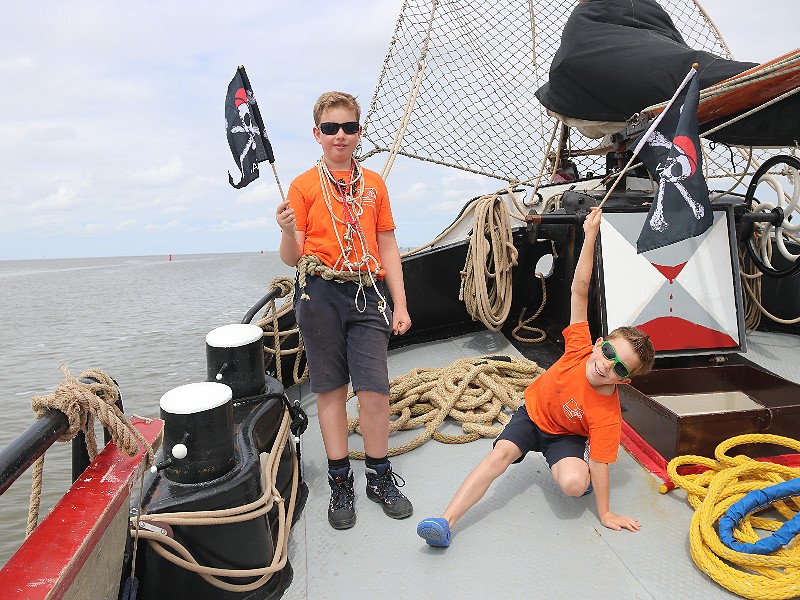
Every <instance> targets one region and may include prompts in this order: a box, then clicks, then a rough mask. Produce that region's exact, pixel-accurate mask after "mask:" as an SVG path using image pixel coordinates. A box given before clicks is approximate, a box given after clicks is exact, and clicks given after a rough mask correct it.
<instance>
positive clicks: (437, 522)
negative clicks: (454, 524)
mask: <svg viewBox="0 0 800 600" xmlns="http://www.w3.org/2000/svg"><path fill="white" fill-rule="evenodd" d="M417 535H418V536H419V537H421V538H422V539H423V540H425V542H427V543H428V545H430V546H441V547H444V548H446V547H447V546H449V545H450V524H449V523H448V522H447V519H443V518H441V517H431V518H429V519H422V521H420V522H419V525H417Z"/></svg>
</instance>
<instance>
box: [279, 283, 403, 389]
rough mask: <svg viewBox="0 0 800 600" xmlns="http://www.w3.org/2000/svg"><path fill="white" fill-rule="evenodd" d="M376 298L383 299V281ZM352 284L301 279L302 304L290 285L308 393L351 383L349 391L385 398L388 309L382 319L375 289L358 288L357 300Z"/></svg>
mask: <svg viewBox="0 0 800 600" xmlns="http://www.w3.org/2000/svg"><path fill="white" fill-rule="evenodd" d="M378 285H379V286H382V287H381V288H380V289H381V294H382V295H383V297H384V298H386V297H387V294H386V292H385V286H384V284H383V282H378ZM357 290H358V285H357V284H355V283H351V282H345V283H338V282H336V281H328V280H325V279H323V278H322V277H315V276H308V277H306V294H308V296H309V299H308V300H301V299H300V293H301V292H300V289H299V286H298V284H297V282H295V290H294V312H295V317H296V318H297V324H298V325H299V327H300V333H301V334H302V335H303V345H304V346H305V350H306V360H307V361H308V372H309V377H310V379H311V391H312V392H314V393H315V394H321V393H324V392H330V391H333V390H336V389H339V388H340V387H342V386H343V385H347V384H348V383H350V382H352V385H353V391H355V392H359V391H361V390H365V391H369V392H377V393H379V394H386V395H388V394H389V368H388V365H387V352H388V348H389V335H390V334H391V332H392V327H391V325H390V324H387V322H386V319H388V321H389V323H391V322H392V310H391V309H390V308H389V306H388V305H387V306H386V319H384V317H383V315H382V314H381V313H380V312H378V301H379V300H380V298H379V297H378V294H377V292H376V291H375V288H373V287H364V288H363V289H362V292H363V294H365V295H366V307H365V306H364V297H363V295H362V296H359V298H358V302H359V306H358V308H362V309H364V311H363V312H359V310H358V309H357V308H356V291H357Z"/></svg>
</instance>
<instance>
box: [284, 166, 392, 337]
mask: <svg viewBox="0 0 800 600" xmlns="http://www.w3.org/2000/svg"><path fill="white" fill-rule="evenodd" d="M317 171H318V173H319V185H320V188H321V190H322V197H323V199H324V201H325V206H327V207H328V213H329V214H330V217H331V222H332V223H333V231H334V233H335V234H336V240H337V242H338V243H339V250H340V255H339V258H338V259H337V260H336V262H335V263H334V265H333V267H331V269H330V270H331V271H332V272H333V273H332V275H333V278H339V279H345V280H348V281H353V282H354V283H357V284H358V289H357V291H356V296H355V304H356V310H358V312H364V311H365V310H366V308H367V297H366V292H365V290H364V287H365V286H372V287H374V288H375V293H376V294H377V295H378V312H380V313H381V315H383V319H384V320H385V321H386V324H387V325H390V323H389V318H388V317H387V316H386V298H385V297H384V296H383V295H382V294H381V292H380V290H379V289H378V286H377V285H376V284H375V275H377V274H378V272H379V271H380V265H379V264H378V261H377V259H376V258H375V257H374V256H372V254H370V251H369V246H368V245H367V241H366V239H365V238H364V230H363V228H362V227H361V215H362V214H363V212H364V209H363V206H362V198H363V195H364V186H365V183H364V172H363V169H362V168H361V164H360V163H359V162H358V161H357V160H355V159H352V161H351V167H350V174H349V176H348V181H346V182H345V181H344V180H343V179H339V180H337V179H336V177H334V175H333V173H331V171H330V169H329V168H328V165H327V164H326V163H325V157H324V156H323V157H321V158H320V159H319V161H318V162H317ZM337 204H341V215H342V216H341V217H339V216H338V215H337V212H338V211H337V210H334V206H335V205H337ZM340 229H343V232H342V231H340ZM356 240H358V244H356V243H354V242H355V241H356ZM359 244H360V246H361V253H362V255H361V257H360V258H359V256H358V247H357V246H358V245H359ZM309 262H312V261H311V260H309V258H308V257H305V256H304V257H302V258H301V259H300V263H298V269H301V264H302V267H304V268H305V269H308V268H309V267H311V268H312V269H313V270H314V271H315V272H317V273H320V272H321V271H323V269H322V268H321V265H318V264H317V265H315V266H312V265H311V264H309V265H306V264H305V263H309ZM314 262H318V261H314ZM362 267H366V269H363V268H362ZM301 270H303V269H301ZM364 274H366V275H367V277H368V280H367V281H365V280H364V278H363V276H364ZM325 278H326V279H330V278H332V277H325ZM304 280H305V279H304V278H303V281H304ZM301 287H305V286H304V285H303V286H301ZM301 298H304V299H308V294H306V293H305V292H304V293H303V295H302V296H301Z"/></svg>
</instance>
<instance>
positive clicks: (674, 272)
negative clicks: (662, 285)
mask: <svg viewBox="0 0 800 600" xmlns="http://www.w3.org/2000/svg"><path fill="white" fill-rule="evenodd" d="M688 262H689V261H688V260H687V261H684V262H682V263H681V264H679V265H672V266H669V265H657V264H656V263H654V262H651V263H650V264H651V265H653V266H654V267H655V268H656V269H658V272H659V273H661V274H662V275H663V276H664V277H666V278H667V279H669V280H670V282H672V280H674V279H675V278H676V277H677V276H678V275H679V274H680V272H681V271H682V270H683V267H685V266H686V263H688Z"/></svg>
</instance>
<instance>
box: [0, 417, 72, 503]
mask: <svg viewBox="0 0 800 600" xmlns="http://www.w3.org/2000/svg"><path fill="white" fill-rule="evenodd" d="M67 429H69V420H68V419H67V415H65V414H64V413H63V412H61V411H60V410H58V409H56V408H48V409H47V411H45V413H44V414H43V415H42V416H41V417H40V418H38V419H36V421H35V422H34V423H33V425H31V426H30V427H28V429H27V430H25V432H24V433H22V435H20V436H19V437H17V439H15V440H14V441H13V442H11V443H10V444H9V445H8V446H6V447H5V448H4V449H3V450H2V451H0V495H2V493H3V492H5V491H6V490H7V489H8V488H9V487H10V486H11V484H12V483H14V481H16V479H17V477H19V476H20V475H22V474H23V473H24V472H25V470H26V469H27V468H28V467H30V466H31V465H32V464H33V463H34V462H36V459H37V458H39V457H40V456H41V455H42V454H44V453H45V452H46V451H47V449H48V448H49V447H50V446H52V445H53V443H55V441H56V440H57V439H58V438H60V437H61V436H62V435H63V434H64V433H65V432H66V431H67Z"/></svg>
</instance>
